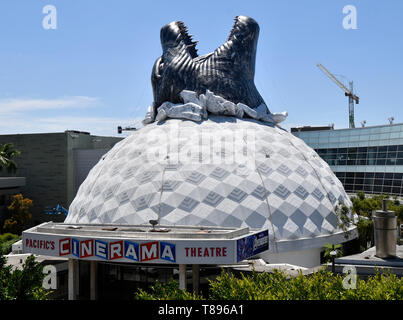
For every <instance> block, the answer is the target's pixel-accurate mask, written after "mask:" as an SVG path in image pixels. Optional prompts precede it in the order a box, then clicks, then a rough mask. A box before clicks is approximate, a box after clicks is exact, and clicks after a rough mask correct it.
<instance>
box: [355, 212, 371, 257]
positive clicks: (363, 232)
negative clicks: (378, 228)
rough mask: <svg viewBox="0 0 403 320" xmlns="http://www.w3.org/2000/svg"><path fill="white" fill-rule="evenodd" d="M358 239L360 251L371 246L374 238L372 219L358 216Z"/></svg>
mask: <svg viewBox="0 0 403 320" xmlns="http://www.w3.org/2000/svg"><path fill="white" fill-rule="evenodd" d="M357 230H358V240H359V243H360V251H361V252H363V251H365V250H367V249H368V247H372V246H373V245H374V243H375V240H374V222H373V221H372V219H368V218H363V217H359V221H358V222H357Z"/></svg>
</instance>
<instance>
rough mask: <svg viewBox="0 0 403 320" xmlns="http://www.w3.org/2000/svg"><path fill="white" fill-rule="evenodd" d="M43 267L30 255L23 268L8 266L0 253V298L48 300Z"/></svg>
mask: <svg viewBox="0 0 403 320" xmlns="http://www.w3.org/2000/svg"><path fill="white" fill-rule="evenodd" d="M44 277H45V275H44V274H43V267H42V266H41V265H40V263H39V262H36V261H35V257H34V256H33V255H30V256H29V257H28V258H27V259H26V260H25V262H24V264H23V265H22V269H21V270H19V269H13V268H12V267H11V266H6V259H5V257H3V256H2V255H1V254H0V300H46V299H47V296H48V294H49V293H48V292H46V290H45V289H44V288H43V286H42V282H43V279H44Z"/></svg>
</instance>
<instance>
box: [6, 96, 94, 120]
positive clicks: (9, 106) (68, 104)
mask: <svg viewBox="0 0 403 320" xmlns="http://www.w3.org/2000/svg"><path fill="white" fill-rule="evenodd" d="M99 103H100V99H99V98H95V97H86V96H72V97H62V98H57V99H26V98H14V99H0V115H3V116H4V115H6V114H7V115H10V114H15V113H19V112H26V111H36V110H46V109H47V110H49V109H70V108H87V107H92V106H95V105H97V104H99Z"/></svg>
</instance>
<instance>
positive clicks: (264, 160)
mask: <svg viewBox="0 0 403 320" xmlns="http://www.w3.org/2000/svg"><path fill="white" fill-rule="evenodd" d="M212 158H214V159H213V160H212ZM339 202H340V203H342V204H345V205H347V206H350V205H351V202H350V200H349V198H348V196H347V195H346V193H345V191H344V188H343V186H342V184H341V182H340V181H339V180H338V179H337V177H336V176H335V175H334V173H333V172H332V170H331V169H330V167H329V166H328V164H327V163H326V162H325V161H323V160H322V159H321V158H320V157H319V156H318V155H317V153H316V152H315V151H314V150H313V149H312V148H310V147H308V146H307V145H306V144H305V143H304V142H303V141H302V140H301V139H299V138H297V137H295V136H293V135H292V134H291V133H288V132H286V131H285V130H283V129H281V128H279V127H273V126H270V125H268V124H263V123H261V122H259V121H257V120H252V119H239V118H235V117H227V116H209V118H208V119H207V120H205V121H202V122H193V121H187V120H177V119H169V120H167V121H165V123H162V124H161V123H152V124H150V125H147V126H146V127H143V128H141V129H140V130H137V131H134V132H133V133H132V134H131V135H130V136H128V137H126V138H125V139H124V140H122V141H120V142H119V143H117V144H116V145H115V146H114V147H113V148H112V149H111V150H110V151H109V152H108V153H107V154H106V155H104V156H103V157H102V159H101V160H100V161H99V162H98V163H97V164H96V165H95V167H94V168H93V169H92V170H91V171H90V173H89V174H88V176H87V178H86V179H85V181H84V182H83V183H82V185H81V186H80V188H79V190H78V193H77V195H76V197H75V199H74V200H73V202H72V204H71V206H70V208H69V214H68V216H67V218H66V220H65V223H90V224H124V225H139V224H149V220H151V219H154V220H157V219H158V220H159V224H161V225H176V226H178V225H187V226H189V225H192V226H220V227H250V228H252V229H268V230H269V238H270V240H271V241H273V240H275V241H284V240H286V241H292V240H303V241H306V240H307V239H308V240H312V241H311V243H310V245H309V246H312V245H314V242H315V241H314V240H315V239H323V237H329V236H332V235H339V236H340V235H341V234H343V231H342V230H341V229H340V228H339V227H338V223H339V219H338V216H337V214H336V213H335V206H336V205H338V204H339ZM322 242H323V241H322ZM304 246H306V244H305V245H304Z"/></svg>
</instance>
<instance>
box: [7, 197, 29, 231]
mask: <svg viewBox="0 0 403 320" xmlns="http://www.w3.org/2000/svg"><path fill="white" fill-rule="evenodd" d="M31 207H32V200H31V199H28V198H24V197H23V196H22V194H16V195H14V196H13V201H12V202H11V204H10V205H9V206H8V207H7V209H8V210H9V211H10V212H11V217H10V218H9V219H6V220H5V221H4V226H3V230H4V231H5V232H10V233H14V234H18V235H19V234H21V233H22V231H23V230H24V226H25V223H26V222H27V221H28V220H30V219H31V218H32V214H31V213H30V209H31Z"/></svg>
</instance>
